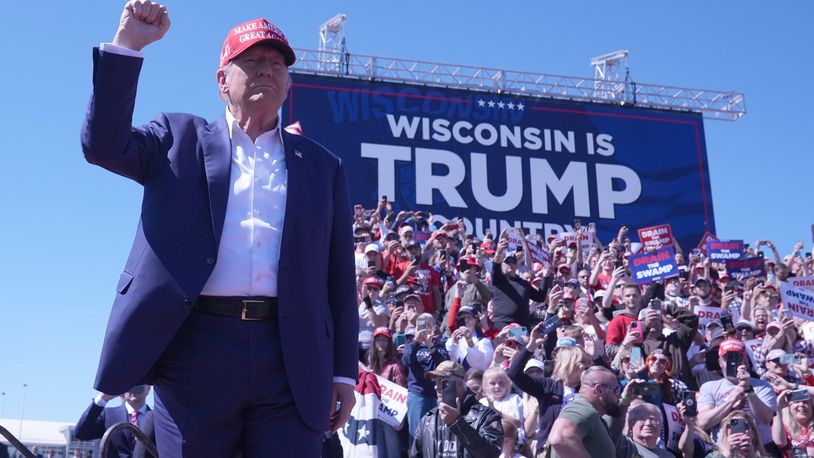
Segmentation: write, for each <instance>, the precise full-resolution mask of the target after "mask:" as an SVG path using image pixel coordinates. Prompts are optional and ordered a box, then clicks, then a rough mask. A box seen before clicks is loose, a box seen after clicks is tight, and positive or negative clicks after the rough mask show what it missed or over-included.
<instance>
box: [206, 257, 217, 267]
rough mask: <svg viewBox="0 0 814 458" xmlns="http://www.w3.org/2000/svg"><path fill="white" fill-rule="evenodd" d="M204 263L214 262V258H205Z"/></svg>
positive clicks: (210, 263)
mask: <svg viewBox="0 0 814 458" xmlns="http://www.w3.org/2000/svg"><path fill="white" fill-rule="evenodd" d="M206 263H207V264H209V265H210V266H211V265H212V264H214V263H215V258H206Z"/></svg>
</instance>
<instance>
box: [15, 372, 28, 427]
mask: <svg viewBox="0 0 814 458" xmlns="http://www.w3.org/2000/svg"><path fill="white" fill-rule="evenodd" d="M27 388H28V384H27V383H23V403H22V404H21V405H20V429H19V431H17V438H19V439H20V442H23V417H24V416H25V392H26V389H27Z"/></svg>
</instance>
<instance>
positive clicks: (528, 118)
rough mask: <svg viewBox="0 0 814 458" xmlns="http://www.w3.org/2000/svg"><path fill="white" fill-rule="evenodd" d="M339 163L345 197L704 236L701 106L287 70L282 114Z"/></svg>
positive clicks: (502, 223) (477, 226)
mask: <svg viewBox="0 0 814 458" xmlns="http://www.w3.org/2000/svg"><path fill="white" fill-rule="evenodd" d="M297 121H299V122H300V123H301V125H302V130H303V133H304V134H305V135H306V136H308V137H310V138H312V139H314V140H316V141H318V142H319V143H321V144H323V145H325V146H326V147H327V148H328V149H330V150H331V151H333V152H334V153H335V154H337V155H338V156H340V157H342V158H343V161H344V163H345V165H346V167H345V169H346V171H347V173H348V178H349V180H348V181H349V183H350V193H351V200H352V201H353V203H361V204H363V205H365V206H366V207H367V208H372V207H374V206H375V202H376V200H377V199H378V198H379V197H381V196H382V195H385V196H387V198H388V199H389V200H391V201H393V202H394V203H395V205H396V209H397V210H404V209H410V210H424V211H428V212H431V213H432V214H433V217H434V219H436V220H440V221H444V220H446V219H448V218H449V219H452V218H455V217H458V216H462V217H464V218H465V220H466V223H467V229H468V232H474V233H475V234H476V235H477V236H479V237H483V234H484V232H485V229H487V228H490V229H491V230H492V232H493V233H497V232H499V231H500V230H501V228H503V227H506V226H512V227H514V226H518V225H520V226H522V227H524V228H525V230H526V232H527V233H528V232H531V233H532V234H535V233H537V232H542V233H543V234H544V235H546V236H547V235H550V234H552V233H558V232H564V231H565V232H568V231H571V230H572V226H573V222H574V218H580V219H581V222H582V225H583V226H585V225H587V223H589V222H594V223H595V225H596V228H597V232H598V233H599V236H600V238H602V239H603V240H608V239H609V238H610V237H612V236H614V235H616V231H617V230H618V228H619V226H621V225H623V224H626V225H628V226H629V227H630V228H631V229H633V230H635V229H637V228H642V227H648V226H655V225H659V224H664V223H669V224H670V225H671V226H672V229H673V234H674V236H675V237H676V239H678V240H679V242H680V243H681V244H682V246H684V247H693V246H695V245H696V243H698V240H699V239H700V238H701V237H702V236H703V234H704V232H705V231H710V232H712V233H714V232H715V223H714V217H713V211H712V199H711V190H710V184H709V172H708V170H707V157H706V148H705V141H704V126H703V120H702V118H701V116H700V115H698V114H694V113H681V112H666V111H656V110H649V109H641V108H635V107H621V106H618V105H604V104H596V103H578V102H569V101H557V100H549V99H539V98H532V97H518V96H514V95H506V94H497V93H488V92H477V91H466V90H458V89H445V88H436V87H427V86H417V85H407V84H398V83H386V82H377V81H365V80H359V79H351V78H337V77H330V76H317V75H306V74H294V75H292V85H291V90H290V92H289V96H288V100H287V102H286V105H285V106H284V107H283V123H284V125H288V124H291V123H294V122H297Z"/></svg>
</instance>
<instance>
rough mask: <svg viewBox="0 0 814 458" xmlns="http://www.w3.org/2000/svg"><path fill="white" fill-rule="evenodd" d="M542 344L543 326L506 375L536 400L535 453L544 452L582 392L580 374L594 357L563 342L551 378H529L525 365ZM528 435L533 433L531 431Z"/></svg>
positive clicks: (570, 341) (533, 333)
mask: <svg viewBox="0 0 814 458" xmlns="http://www.w3.org/2000/svg"><path fill="white" fill-rule="evenodd" d="M566 339H567V340H566ZM542 343H543V336H542V323H540V324H538V325H537V326H535V327H534V328H533V329H532V330H531V335H530V336H529V341H528V344H527V345H526V346H525V347H522V348H521V349H520V350H519V351H518V354H517V355H516V356H515V357H514V358H513V359H512V363H511V365H510V366H509V369H508V370H507V371H506V373H507V374H508V376H509V378H510V379H511V380H512V382H514V384H515V385H516V386H517V387H518V388H520V389H521V390H523V391H524V392H525V393H527V394H529V395H530V396H533V397H535V398H537V404H538V406H539V407H538V409H539V416H538V422H537V433H536V434H534V438H535V439H536V446H535V450H533V451H534V452H535V453H539V452H542V451H543V447H544V446H545V444H546V441H547V440H548V434H549V433H550V432H551V426H552V425H553V424H554V421H555V420H556V419H557V416H559V414H560V411H561V410H562V409H563V408H564V407H565V406H566V405H567V404H568V402H569V401H570V400H571V399H572V398H573V397H574V395H575V393H576V392H577V390H578V389H579V376H580V374H581V373H582V372H583V371H584V370H585V369H587V368H589V367H591V365H592V361H591V357H590V356H589V355H588V354H587V353H586V352H585V350H583V349H582V348H579V347H577V346H576V341H575V340H574V339H572V338H570V337H569V338H562V339H560V340H558V341H557V344H558V345H557V348H555V349H554V352H553V355H554V370H553V372H552V375H551V377H541V376H532V375H529V374H527V373H525V371H524V369H525V367H526V363H527V362H528V361H529V360H530V359H531V358H532V356H533V355H534V352H535V351H537V349H538V348H539V347H540V346H541V345H542ZM528 414H532V413H531V412H529V413H528ZM527 432H528V433H529V434H532V433H533V431H530V430H529V431H527Z"/></svg>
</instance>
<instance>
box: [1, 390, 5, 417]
mask: <svg viewBox="0 0 814 458" xmlns="http://www.w3.org/2000/svg"><path fill="white" fill-rule="evenodd" d="M5 410H6V392H5V391H3V392H2V393H0V418H3V412H5Z"/></svg>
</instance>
